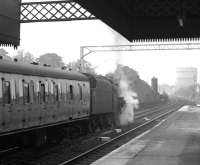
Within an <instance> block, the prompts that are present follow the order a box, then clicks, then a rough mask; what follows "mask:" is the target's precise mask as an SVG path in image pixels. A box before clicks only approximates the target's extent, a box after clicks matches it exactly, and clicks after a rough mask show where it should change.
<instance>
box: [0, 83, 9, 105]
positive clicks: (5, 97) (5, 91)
mask: <svg viewBox="0 0 200 165" xmlns="http://www.w3.org/2000/svg"><path fill="white" fill-rule="evenodd" d="M2 86H3V103H4V104H10V103H11V93H10V92H11V91H10V82H9V81H5V80H3V85H2Z"/></svg>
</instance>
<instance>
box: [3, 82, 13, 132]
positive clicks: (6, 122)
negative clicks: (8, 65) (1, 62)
mask: <svg viewBox="0 0 200 165" xmlns="http://www.w3.org/2000/svg"><path fill="white" fill-rule="evenodd" d="M10 84H11V83H10V81H9V80H7V79H5V78H2V117H3V122H2V125H3V129H4V131H10V130H11V129H12V111H13V110H12V109H11V90H10V88H11V85H10Z"/></svg>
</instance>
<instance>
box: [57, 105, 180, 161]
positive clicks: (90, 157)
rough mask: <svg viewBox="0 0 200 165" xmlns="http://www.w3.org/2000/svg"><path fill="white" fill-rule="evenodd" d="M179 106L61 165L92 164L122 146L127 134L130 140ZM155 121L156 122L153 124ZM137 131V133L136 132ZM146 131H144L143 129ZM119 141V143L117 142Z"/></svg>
mask: <svg viewBox="0 0 200 165" xmlns="http://www.w3.org/2000/svg"><path fill="white" fill-rule="evenodd" d="M176 110H177V108H174V109H173V110H170V111H168V112H165V113H163V114H161V115H159V116H157V117H155V118H153V119H151V120H149V121H147V122H145V123H143V124H142V125H139V126H137V127H135V128H133V129H131V130H129V131H127V132H125V133H123V134H121V135H119V136H117V137H115V138H113V139H111V140H109V141H108V142H105V143H103V144H101V145H98V146H96V147H94V148H91V149H90V150H88V151H86V152H84V153H82V154H80V155H78V156H76V157H74V158H72V159H70V160H67V161H64V162H62V163H60V164H59V165H79V164H80V165H84V164H85V165H88V164H91V163H92V162H94V161H95V160H97V159H99V158H101V157H102V156H104V155H106V154H107V153H109V152H111V151H112V150H114V149H116V147H119V146H121V145H122V144H124V142H123V143H121V144H120V145H119V141H120V140H121V139H122V138H123V139H124V138H127V136H129V138H128V139H126V141H129V139H131V138H133V137H135V136H137V135H138V132H141V131H139V130H142V129H144V128H145V130H146V129H147V128H149V125H155V124H157V123H158V122H159V121H160V119H162V118H163V117H165V116H167V115H169V114H171V113H173V112H174V111H176ZM158 120H159V121H158ZM153 123H154V124H153ZM135 132H137V133H135ZM142 132H144V131H142ZM116 143H117V144H116Z"/></svg>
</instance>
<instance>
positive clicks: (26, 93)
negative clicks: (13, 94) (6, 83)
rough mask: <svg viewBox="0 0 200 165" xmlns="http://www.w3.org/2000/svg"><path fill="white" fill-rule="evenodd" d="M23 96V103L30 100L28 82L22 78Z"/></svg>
mask: <svg viewBox="0 0 200 165" xmlns="http://www.w3.org/2000/svg"><path fill="white" fill-rule="evenodd" d="M23 98H24V103H29V102H30V93H29V83H27V82H25V81H24V80H23Z"/></svg>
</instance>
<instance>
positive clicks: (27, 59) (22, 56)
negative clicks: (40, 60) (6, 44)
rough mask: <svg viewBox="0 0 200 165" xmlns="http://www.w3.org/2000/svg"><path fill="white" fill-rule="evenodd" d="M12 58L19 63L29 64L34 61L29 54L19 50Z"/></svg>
mask: <svg viewBox="0 0 200 165" xmlns="http://www.w3.org/2000/svg"><path fill="white" fill-rule="evenodd" d="M13 58H15V59H17V60H18V61H20V62H24V63H29V64H30V63H32V62H33V61H35V60H34V56H33V55H32V54H31V53H30V52H26V53H24V50H19V51H18V52H17V54H16V55H15V56H14V57H13Z"/></svg>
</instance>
